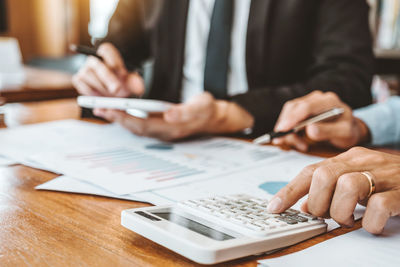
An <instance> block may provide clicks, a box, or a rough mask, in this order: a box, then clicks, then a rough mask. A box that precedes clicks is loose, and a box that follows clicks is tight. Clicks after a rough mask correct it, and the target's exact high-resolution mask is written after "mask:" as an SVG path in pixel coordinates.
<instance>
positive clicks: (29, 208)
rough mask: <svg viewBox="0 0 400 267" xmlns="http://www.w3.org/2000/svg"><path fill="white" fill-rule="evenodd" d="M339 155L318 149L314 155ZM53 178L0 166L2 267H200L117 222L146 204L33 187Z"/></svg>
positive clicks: (44, 106)
mask: <svg viewBox="0 0 400 267" xmlns="http://www.w3.org/2000/svg"><path fill="white" fill-rule="evenodd" d="M69 101H70V105H71V106H70V110H65V113H63V116H62V118H63V119H65V118H67V117H68V116H70V117H71V118H76V116H77V115H76V114H77V113H74V112H73V111H71V110H74V109H73V108H72V107H73V106H74V105H76V104H74V103H75V102H74V101H73V100H69ZM61 104H64V105H66V103H65V102H63V103H61ZM24 108H25V109H28V110H30V112H28V113H27V114H30V116H31V117H34V118H36V119H37V120H39V121H40V120H41V119H43V117H45V118H46V119H47V120H51V118H49V114H53V113H54V114H59V113H57V112H55V111H52V110H60V109H59V108H57V105H56V104H55V103H54V102H50V103H48V102H41V104H40V105H39V104H35V105H31V106H25V107H24ZM76 109H78V108H77V107H76V106H75V110H76ZM69 112H70V113H69ZM33 114H36V115H33ZM17 119H20V120H22V122H14V123H15V125H18V124H19V123H24V119H23V118H21V117H20V118H17V117H16V118H15V120H17ZM55 119H60V117H57V116H56V118H55ZM25 122H26V121H25ZM31 122H32V121H29V123H31ZM0 149H1V148H0ZM337 153H338V151H335V150H332V149H331V148H328V147H318V148H316V149H314V151H313V153H312V154H316V155H320V156H321V155H322V156H332V155H335V154H337ZM54 177H56V175H55V174H53V173H49V172H45V171H41V170H36V169H32V168H29V167H25V166H21V165H15V166H9V167H1V168H0V266H112V267H115V266H198V265H197V264H195V263H193V262H191V261H190V260H187V259H185V258H184V257H182V256H180V255H178V254H176V253H174V252H172V251H169V250H168V249H166V248H164V247H161V246H159V245H157V244H155V243H153V242H151V241H149V240H147V239H145V238H143V237H141V236H140V235H137V234H135V233H133V232H131V231H129V230H127V229H125V228H124V227H122V226H121V224H120V214H121V211H122V210H124V209H128V208H138V207H144V206H146V205H148V204H144V203H140V202H132V201H124V200H116V199H111V198H106V197H98V196H89V195H80V194H69V193H59V192H49V191H36V190H35V189H34V187H35V186H37V185H39V184H41V183H44V182H46V181H49V180H50V179H53V178H54ZM358 228H360V222H357V223H356V225H355V227H353V228H351V229H344V228H340V229H337V230H334V231H332V232H330V233H327V234H323V235H321V236H318V237H315V238H312V239H310V240H307V241H305V242H302V243H300V244H297V245H294V246H291V247H289V248H286V249H283V250H281V251H279V252H276V253H274V254H272V255H269V256H265V255H264V256H257V257H255V256H253V257H247V258H244V259H240V260H235V261H232V262H228V263H224V264H220V266H256V265H257V260H259V259H263V258H271V257H278V256H282V255H286V254H289V253H293V252H296V251H300V250H302V249H305V248H307V247H310V246H312V245H315V244H317V243H320V242H323V241H325V240H327V239H330V238H333V237H335V236H338V235H341V234H344V233H346V232H349V231H352V230H355V229H358Z"/></svg>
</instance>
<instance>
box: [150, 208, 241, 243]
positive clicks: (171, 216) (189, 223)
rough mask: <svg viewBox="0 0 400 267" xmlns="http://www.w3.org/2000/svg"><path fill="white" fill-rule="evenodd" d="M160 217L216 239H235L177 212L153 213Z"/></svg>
mask: <svg viewBox="0 0 400 267" xmlns="http://www.w3.org/2000/svg"><path fill="white" fill-rule="evenodd" d="M152 214H154V215H156V216H158V217H160V218H163V219H164V220H167V221H170V222H172V223H176V224H178V225H180V226H183V227H185V228H187V229H189V230H192V231H194V232H196V233H199V234H201V235H204V236H207V237H209V238H212V239H214V240H218V241H225V240H230V239H234V237H233V236H230V235H227V234H225V233H222V232H220V231H217V230H215V229H212V228H210V227H208V226H205V225H204V224H201V223H198V222H195V221H193V220H190V219H188V218H185V217H183V216H181V215H178V214H176V213H171V212H155V213H152Z"/></svg>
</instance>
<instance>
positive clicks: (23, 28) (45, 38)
mask: <svg viewBox="0 0 400 267" xmlns="http://www.w3.org/2000/svg"><path fill="white" fill-rule="evenodd" d="M117 2H118V0H0V36H6V37H14V38H17V39H18V41H19V44H20V48H21V52H22V56H23V59H24V62H25V63H26V64H29V65H33V66H36V65H37V66H38V67H49V68H56V69H57V68H61V70H65V71H70V72H74V71H75V70H76V68H79V64H80V63H81V61H82V60H79V57H77V58H74V57H72V58H70V57H69V56H70V51H69V49H68V48H69V45H70V44H85V45H90V44H91V43H92V42H93V41H94V40H95V39H97V38H102V37H104V36H105V34H106V33H107V26H108V20H109V18H110V16H111V15H112V13H113V11H114V9H115V6H116V4H117ZM69 61H70V62H69ZM74 63H75V64H74Z"/></svg>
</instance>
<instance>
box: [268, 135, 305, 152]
mask: <svg viewBox="0 0 400 267" xmlns="http://www.w3.org/2000/svg"><path fill="white" fill-rule="evenodd" d="M277 142H280V143H277ZM273 144H274V145H284V144H285V145H288V146H290V147H294V148H295V149H297V150H299V151H302V152H306V151H307V150H308V144H307V142H306V141H305V140H304V139H302V138H301V137H299V136H298V135H296V134H289V135H287V136H285V137H284V138H280V140H279V141H275V140H274V141H273Z"/></svg>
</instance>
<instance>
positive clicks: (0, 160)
mask: <svg viewBox="0 0 400 267" xmlns="http://www.w3.org/2000/svg"><path fill="white" fill-rule="evenodd" d="M14 164H17V162H16V161H15V160H12V159H9V158H6V157H3V156H1V155H0V166H9V165H14Z"/></svg>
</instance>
